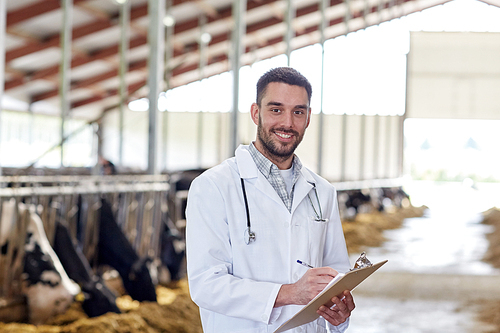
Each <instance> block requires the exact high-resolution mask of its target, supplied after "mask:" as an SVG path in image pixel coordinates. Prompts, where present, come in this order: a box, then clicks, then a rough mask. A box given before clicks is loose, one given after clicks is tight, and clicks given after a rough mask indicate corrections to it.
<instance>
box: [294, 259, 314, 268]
mask: <svg viewBox="0 0 500 333" xmlns="http://www.w3.org/2000/svg"><path fill="white" fill-rule="evenodd" d="M297 263H299V264H301V265H302V266H306V267H309V268H314V267H313V266H311V265H309V264H308V263H306V262H303V261H300V260H297Z"/></svg>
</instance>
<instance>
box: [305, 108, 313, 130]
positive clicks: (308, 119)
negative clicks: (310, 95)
mask: <svg viewBox="0 0 500 333" xmlns="http://www.w3.org/2000/svg"><path fill="white" fill-rule="evenodd" d="M311 111H312V109H311V108H309V110H308V111H307V123H306V128H308V127H309V123H310V122H311V114H312V112H311Z"/></svg>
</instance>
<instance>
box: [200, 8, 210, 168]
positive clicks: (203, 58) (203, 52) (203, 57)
mask: <svg viewBox="0 0 500 333" xmlns="http://www.w3.org/2000/svg"><path fill="white" fill-rule="evenodd" d="M199 24H200V40H199V45H200V62H199V75H200V82H201V81H202V80H203V79H204V78H205V66H206V65H207V47H208V43H209V40H208V39H205V38H207V36H206V35H205V33H206V25H207V16H206V15H205V14H202V15H201V16H200V20H199ZM197 148H198V152H197V159H198V167H199V168H201V166H202V162H203V110H200V111H199V112H198V144H197Z"/></svg>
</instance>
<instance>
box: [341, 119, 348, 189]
mask: <svg viewBox="0 0 500 333" xmlns="http://www.w3.org/2000/svg"><path fill="white" fill-rule="evenodd" d="M341 142H342V147H341V148H342V155H341V157H340V163H341V167H340V181H342V182H343V181H346V176H345V172H346V164H347V114H345V113H344V114H343V115H342V140H341Z"/></svg>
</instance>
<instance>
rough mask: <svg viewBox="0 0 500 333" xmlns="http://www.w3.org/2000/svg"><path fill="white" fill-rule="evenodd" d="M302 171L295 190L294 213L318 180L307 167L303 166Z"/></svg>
mask: <svg viewBox="0 0 500 333" xmlns="http://www.w3.org/2000/svg"><path fill="white" fill-rule="evenodd" d="M300 173H301V176H300V177H299V178H298V179H297V182H296V183H295V189H294V192H293V202H292V214H293V212H294V211H295V209H297V207H298V205H299V204H300V203H301V202H302V200H303V199H304V198H305V197H306V195H307V194H308V193H309V192H310V191H311V190H312V189H313V188H314V186H313V184H314V183H315V182H316V181H315V180H314V177H313V176H312V175H311V173H310V172H309V171H308V170H307V169H306V168H304V167H302V170H300Z"/></svg>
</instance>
